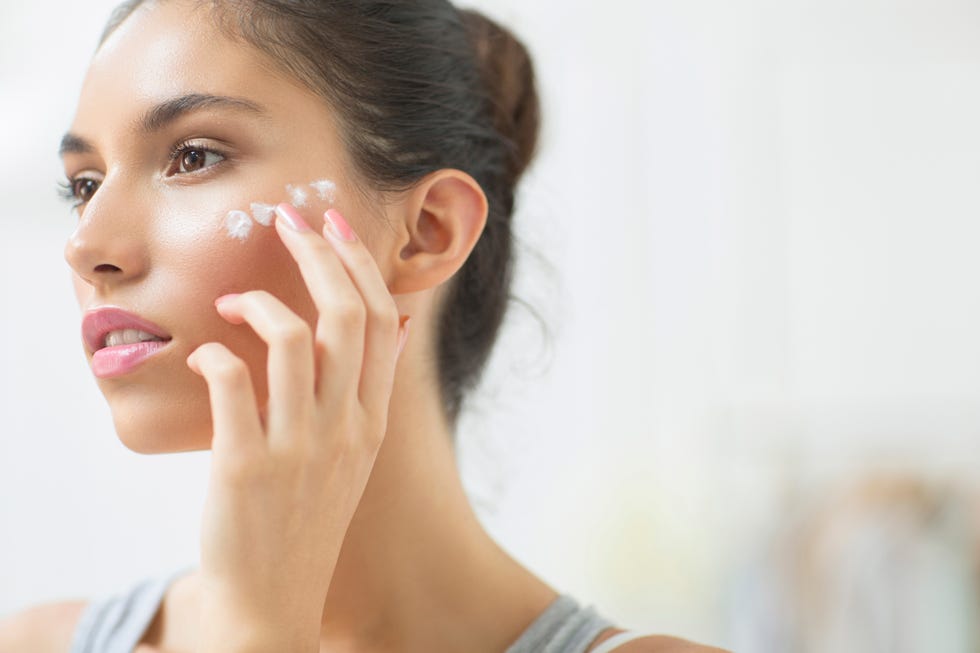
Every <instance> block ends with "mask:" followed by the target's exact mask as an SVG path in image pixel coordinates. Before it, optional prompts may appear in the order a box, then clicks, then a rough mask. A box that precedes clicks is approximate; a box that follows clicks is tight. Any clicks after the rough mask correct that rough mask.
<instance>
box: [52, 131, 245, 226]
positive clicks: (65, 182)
mask: <svg viewBox="0 0 980 653" xmlns="http://www.w3.org/2000/svg"><path fill="white" fill-rule="evenodd" d="M188 152H202V153H204V154H205V155H207V154H217V155H218V156H219V157H221V160H220V161H218V162H217V163H213V164H211V165H209V166H207V167H205V168H202V169H200V170H192V171H190V172H175V173H173V174H183V175H190V174H194V173H197V172H204V171H207V170H210V169H211V168H214V167H215V166H218V165H220V164H222V163H224V162H225V161H227V160H228V155H227V154H225V153H224V152H221V151H219V150H217V149H216V148H214V147H210V146H203V145H201V144H200V143H195V142H194V141H182V142H180V143H177V144H176V145H174V146H173V148H172V149H171V150H170V155H169V157H168V161H169V165H168V168H167V171H168V172H169V171H170V168H172V167H173V164H174V162H175V161H177V160H178V159H180V158H181V157H183V156H184V155H185V154H187V153H188ZM168 176H170V175H168ZM83 181H94V182H95V183H96V184H98V185H101V184H102V182H101V181H99V180H97V179H92V178H90V177H75V178H74V179H72V178H70V177H66V178H64V179H62V180H60V181H59V182H58V195H59V196H60V197H61V198H62V199H63V200H64V201H66V202H68V203H70V204H71V208H72V209H77V208H78V207H80V206H82V205H83V204H85V203H86V202H87V201H88V200H83V199H81V198H79V196H78V191H77V190H76V185H77V184H78V183H79V182H83ZM96 190H98V186H96ZM95 192H96V191H92V193H93V194H94V193H95Z"/></svg>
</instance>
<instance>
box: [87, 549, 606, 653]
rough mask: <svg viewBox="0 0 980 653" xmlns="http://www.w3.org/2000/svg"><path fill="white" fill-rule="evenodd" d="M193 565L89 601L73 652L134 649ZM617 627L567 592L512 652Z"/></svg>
mask: <svg viewBox="0 0 980 653" xmlns="http://www.w3.org/2000/svg"><path fill="white" fill-rule="evenodd" d="M191 571H193V568H190V567H187V568H182V569H180V570H179V571H176V572H173V573H170V574H167V575H165V576H161V577H154V578H149V579H146V580H143V581H141V582H140V583H137V584H136V585H134V586H132V587H131V588H130V589H129V590H127V591H126V592H123V593H122V594H118V595H114V596H111V597H108V598H103V599H99V600H96V601H92V602H91V603H89V604H88V605H87V606H86V607H85V610H84V611H83V612H82V615H81V617H80V619H79V621H78V626H77V627H76V628H75V634H74V637H73V639H72V646H71V650H70V651H69V653H133V649H135V648H136V645H137V644H138V643H139V641H140V640H141V639H142V638H143V634H144V633H145V632H146V629H147V628H149V626H150V623H151V622H152V621H153V617H154V616H156V613H157V610H158V609H159V608H160V603H161V601H162V600H163V597H164V594H166V592H167V588H168V587H170V585H171V583H173V582H174V581H175V580H176V579H177V578H179V577H181V576H183V575H184V574H188V573H191ZM612 626H613V624H612V622H610V621H609V620H608V619H606V618H605V617H602V616H600V615H599V614H598V613H596V611H595V609H594V608H593V607H592V606H588V607H582V606H581V605H579V603H578V602H577V601H576V600H575V599H573V598H572V597H570V596H568V595H566V594H563V595H561V596H559V597H558V598H557V599H555V601H554V602H553V603H552V604H551V605H549V606H548V608H547V609H546V610H545V611H544V612H542V613H541V614H540V615H539V616H538V618H537V619H535V620H534V622H533V623H531V625H530V626H529V627H528V629H527V630H525V631H524V632H523V633H522V634H521V636H520V637H518V638H517V641H515V642H514V643H513V644H511V645H510V647H509V648H508V649H507V651H506V653H584V651H585V650H586V649H587V648H588V646H589V644H591V643H592V640H594V639H595V638H596V636H598V635H599V633H601V632H602V631H603V630H605V629H607V628H611V627H612Z"/></svg>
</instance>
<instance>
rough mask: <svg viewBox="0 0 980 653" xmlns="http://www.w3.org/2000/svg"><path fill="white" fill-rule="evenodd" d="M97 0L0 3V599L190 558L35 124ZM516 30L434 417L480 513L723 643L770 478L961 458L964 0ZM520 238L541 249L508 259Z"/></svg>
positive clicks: (978, 345) (516, 20) (521, 14)
mask: <svg viewBox="0 0 980 653" xmlns="http://www.w3.org/2000/svg"><path fill="white" fill-rule="evenodd" d="M114 4H115V2H114V1H112V0H88V1H86V2H72V1H69V0H59V1H54V0H52V1H50V2H45V3H42V4H37V3H19V2H10V1H5V2H4V3H3V4H2V6H0V129H2V130H3V132H4V133H3V136H2V138H0V153H2V156H0V196H2V197H3V198H4V201H5V202H6V209H4V210H3V212H2V214H0V227H2V233H3V236H2V237H0V342H3V343H4V345H3V347H2V348H0V615H4V614H7V613H10V612H13V611H15V610H16V609H18V608H20V607H24V606H27V605H30V604H34V603H37V602H41V601H46V600H52V599H58V598H71V597H83V596H95V595H101V594H106V593H111V592H115V591H118V590H120V589H122V588H124V587H128V586H129V585H130V584H131V583H132V582H134V581H135V580H138V579H140V578H143V577H145V576H148V575H151V574H156V573H164V572H166V571H168V570H171V569H175V568H177V567H180V566H183V565H186V564H194V563H195V561H196V560H197V543H198V539H197V538H198V527H199V524H198V521H199V517H200V509H201V503H202V501H203V497H204V491H205V488H206V480H207V479H206V473H207V462H208V459H207V456H208V454H207V453H195V454H180V455H169V456H157V457H146V456H140V455H137V454H134V453H132V452H130V451H128V450H127V449H125V448H124V447H123V446H122V445H121V444H120V443H119V441H118V440H117V439H116V437H115V434H114V432H113V429H112V425H111V420H110V417H109V412H108V409H107V407H106V405H105V403H104V401H103V399H102V396H101V394H100V393H99V392H98V389H97V387H96V385H95V383H94V381H93V379H92V378H91V374H90V372H89V370H88V368H87V365H86V363H85V359H84V356H83V353H82V349H81V343H80V339H79V336H78V314H77V307H76V305H75V302H74V297H73V295H72V292H71V287H70V282H69V273H68V268H67V265H66V264H65V263H64V261H63V259H62V247H63V243H64V241H65V239H66V237H67V236H68V234H69V232H70V231H71V229H72V225H73V220H74V219H73V218H72V216H71V215H70V213H69V211H68V208H67V207H66V206H64V205H62V204H61V203H60V202H59V201H58V200H57V199H56V198H55V190H54V189H55V182H56V180H57V179H58V177H59V175H60V174H61V171H60V166H59V162H58V159H57V157H56V153H55V152H56V148H57V145H58V141H59V139H60V136H61V134H62V133H63V132H64V131H65V129H66V128H67V127H68V125H69V123H70V121H71V117H72V113H73V109H74V103H75V99H76V95H77V92H78V90H79V87H80V83H81V79H82V76H83V73H84V70H85V67H86V63H87V60H88V58H89V56H90V54H91V52H92V50H93V48H94V45H95V42H96V39H97V36H98V34H99V32H100V30H101V27H102V25H103V23H104V21H105V19H106V18H107V16H108V14H109V11H110V9H111V7H112V6H114ZM470 4H473V5H475V6H478V7H480V8H483V9H484V10H486V11H487V12H488V13H489V14H491V15H493V16H495V17H497V18H498V19H500V20H501V21H503V22H505V23H506V24H508V25H510V26H512V27H513V28H514V30H515V31H516V32H517V33H518V34H519V35H521V36H522V37H523V38H524V39H525V40H526V42H527V43H528V44H529V46H530V48H531V50H532V52H533V54H534V55H535V57H536V61H537V65H538V70H539V75H540V78H541V84H542V92H543V95H544V102H545V119H546V129H545V132H544V139H543V143H542V148H541V156H540V158H539V160H538V162H537V164H536V166H535V167H534V168H533V170H532V171H531V173H530V174H529V176H528V178H527V181H526V184H525V187H524V192H523V194H522V204H521V210H520V213H519V215H518V217H517V223H518V225H519V230H520V233H521V237H522V241H523V243H524V246H523V248H524V249H525V250H527V252H528V255H527V256H525V257H524V259H523V262H522V265H521V271H520V279H519V287H518V295H519V296H520V297H521V298H523V299H525V300H526V301H528V302H529V303H530V304H531V305H532V306H534V307H535V308H536V309H537V310H538V311H540V312H541V313H542V315H543V316H544V318H545V320H546V321H547V322H548V324H549V326H550V327H551V329H552V331H553V335H552V336H551V340H550V343H551V344H548V345H542V340H541V337H540V333H539V332H538V329H537V326H536V323H535V321H534V320H533V319H532V318H531V317H530V316H529V314H528V312H527V311H526V310H524V309H522V308H521V307H519V306H518V307H515V310H514V312H513V314H512V317H513V320H512V323H511V325H510V328H509V330H508V332H507V333H506V334H505V336H504V338H503V339H502V340H501V342H500V344H499V347H498V350H497V355H496V357H495V359H494V361H493V365H492V369H491V373H490V375H489V376H488V378H487V381H486V383H485V384H484V385H485V388H484V390H483V392H482V393H481V394H480V395H479V396H477V397H475V398H474V400H473V402H472V403H471V407H472V409H471V411H470V413H469V414H468V416H467V418H466V419H465V420H464V422H463V426H462V429H461V432H460V447H461V459H462V464H463V468H464V472H465V476H466V481H467V485H468V486H469V487H470V488H471V491H472V494H473V497H474V501H475V502H476V503H477V505H478V506H479V507H480V511H481V514H482V515H483V517H484V520H485V522H486V524H487V526H488V528H489V529H490V530H491V531H492V532H493V533H494V534H495V535H496V536H497V537H498V538H499V539H500V541H501V542H502V543H503V544H504V545H505V547H506V548H508V549H509V550H510V551H512V552H513V553H514V554H515V555H517V557H518V558H520V559H521V560H523V561H525V562H526V563H527V564H528V565H529V566H530V567H531V568H532V569H534V570H535V571H537V572H538V573H539V574H541V575H542V576H544V578H545V579H546V580H548V581H550V582H551V583H553V584H554V585H555V586H556V587H558V588H559V589H561V590H564V591H568V592H571V593H573V594H575V595H576V596H578V598H580V599H581V600H583V601H585V602H587V603H594V604H595V605H596V606H597V607H598V608H599V609H600V611H603V612H605V613H607V614H608V615H610V616H612V617H614V618H615V619H617V620H619V621H621V622H622V623H624V624H626V625H630V626H633V627H637V628H647V629H651V630H659V631H667V632H674V633H680V634H683V635H685V636H687V637H690V638H693V639H700V640H703V641H707V642H711V643H713V644H717V645H724V646H729V647H734V646H737V645H739V644H740V643H741V642H742V641H749V640H742V639H740V637H743V634H740V629H739V628H738V627H737V624H736V623H733V615H737V614H738V612H739V607H740V606H739V605H738V602H739V601H740V600H741V597H740V596H739V593H738V591H737V583H735V579H737V578H738V577H739V576H740V574H741V573H742V569H743V567H744V565H745V564H746V560H749V559H752V558H753V557H756V556H757V555H758V552H759V551H760V550H762V549H764V546H765V543H764V539H765V534H766V533H768V532H769V531H770V530H771V529H772V528H773V527H774V525H776V526H778V524H779V522H780V520H781V518H782V517H783V516H785V515H789V514H791V513H792V512H793V511H794V510H795V508H796V506H797V504H798V503H799V502H800V501H801V500H802V499H801V497H810V498H812V497H813V496H814V495H817V496H819V494H820V493H821V492H822V488H825V487H828V486H829V485H828V484H829V483H831V482H832V481H833V480H835V479H839V478H846V477H849V476H855V475H860V474H862V473H864V472H865V471H866V470H880V469H899V470H920V471H922V472H923V473H926V474H929V475H932V476H933V477H937V478H956V477H958V476H962V477H963V478H967V477H969V476H971V475H974V470H975V469H977V464H978V462H980V460H978V458H980V447H978V446H977V442H978V441H980V339H978V338H977V337H976V334H977V332H978V331H980V292H977V290H976V289H975V287H974V279H976V278H978V277H980V256H977V254H976V251H977V249H978V243H980V220H978V218H980V192H978V188H980V185H978V180H980V120H978V116H980V84H978V80H980V38H978V37H980V4H978V3H976V2H975V1H967V0H929V1H926V0H918V1H901V0H893V1H891V2H884V1H883V0H849V1H847V2H844V1H842V0H836V1H828V0H824V1H821V2H816V1H810V2H804V1H778V0H739V1H737V2H730V1H728V0H651V1H649V2H647V1H640V0H634V1H627V0H613V1H612V2H603V3H596V2H585V1H583V0H535V2H522V1H521V0H483V1H481V2H475V3H470ZM541 259H543V262H542V260H541Z"/></svg>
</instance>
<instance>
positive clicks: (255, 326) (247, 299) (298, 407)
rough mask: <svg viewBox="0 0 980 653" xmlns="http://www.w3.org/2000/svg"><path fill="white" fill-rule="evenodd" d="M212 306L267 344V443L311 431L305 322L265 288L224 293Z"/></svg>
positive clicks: (309, 364)
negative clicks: (240, 292) (232, 293)
mask: <svg viewBox="0 0 980 653" xmlns="http://www.w3.org/2000/svg"><path fill="white" fill-rule="evenodd" d="M216 305H217V308H218V312H219V313H220V314H221V316H222V317H224V318H225V319H226V320H228V321H229V322H233V323H236V324H241V323H242V322H246V323H248V325H249V326H250V327H251V328H252V330H253V331H255V333H256V334H257V335H258V336H259V337H260V338H261V339H262V340H264V341H265V343H266V344H267V345H268V346H269V356H268V362H267V379H268V385H269V406H268V413H267V415H266V416H265V421H266V424H267V429H266V433H267V437H268V439H269V444H270V446H275V445H276V444H280V443H287V442H294V441H295V438H296V437H297V436H299V435H301V434H304V433H308V432H309V425H310V422H311V417H312V414H313V380H314V373H313V370H314V366H315V365H314V360H313V355H314V352H313V334H312V333H311V331H310V327H309V325H308V324H307V323H306V322H305V321H304V320H303V318H301V317H299V316H298V315H296V313H294V312H293V311H292V310H290V308H289V307H288V306H286V305H285V304H284V303H283V302H282V301H281V300H280V299H279V298H277V297H275V296H273V295H271V294H269V293H268V292H266V291H264V290H253V291H249V292H246V293H242V294H240V295H230V296H227V297H222V298H221V299H219V301H218V302H217V303H216Z"/></svg>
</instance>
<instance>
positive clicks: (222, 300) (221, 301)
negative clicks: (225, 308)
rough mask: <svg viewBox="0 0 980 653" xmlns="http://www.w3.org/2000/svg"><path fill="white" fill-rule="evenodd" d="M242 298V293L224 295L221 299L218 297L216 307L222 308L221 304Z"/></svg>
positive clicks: (215, 302)
mask: <svg viewBox="0 0 980 653" xmlns="http://www.w3.org/2000/svg"><path fill="white" fill-rule="evenodd" d="M240 296H241V294H240V293H231V294H230V295H222V296H221V297H218V298H217V299H216V300H214V305H215V306H220V305H221V304H223V303H225V302H226V301H228V300H230V299H235V298H236V297H240Z"/></svg>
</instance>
